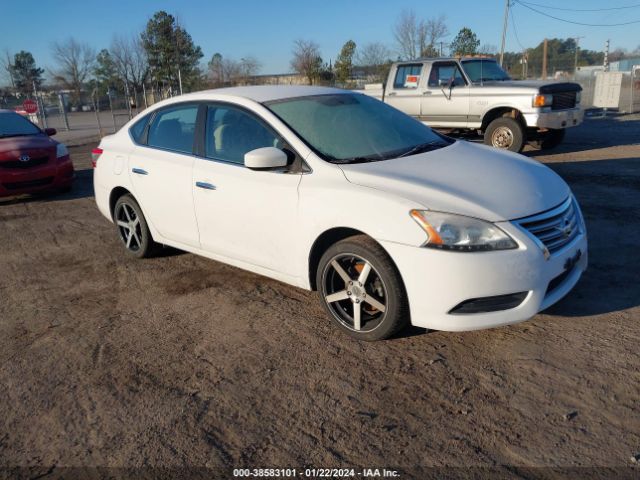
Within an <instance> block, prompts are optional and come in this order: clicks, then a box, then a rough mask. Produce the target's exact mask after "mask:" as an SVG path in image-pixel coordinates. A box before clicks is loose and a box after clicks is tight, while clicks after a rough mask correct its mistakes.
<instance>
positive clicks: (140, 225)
mask: <svg viewBox="0 0 640 480" xmlns="http://www.w3.org/2000/svg"><path fill="white" fill-rule="evenodd" d="M113 221H114V223H115V224H116V227H117V229H118V235H119V237H120V240H122V243H123V244H124V247H125V248H126V250H127V253H129V254H130V255H132V256H134V257H136V258H145V257H150V256H152V255H153V254H154V253H155V252H156V251H157V248H158V244H157V243H155V242H154V241H153V238H152V237H151V232H150V231H149V227H148V226H147V221H146V220H145V218H144V214H143V213H142V209H141V208H140V205H138V202H136V200H135V198H133V196H132V195H130V194H125V195H123V196H121V197H120V198H119V199H118V201H117V202H116V205H115V207H114V209H113Z"/></svg>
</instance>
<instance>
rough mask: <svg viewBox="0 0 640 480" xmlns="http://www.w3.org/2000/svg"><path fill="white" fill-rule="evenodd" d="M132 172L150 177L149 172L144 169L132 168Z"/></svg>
mask: <svg viewBox="0 0 640 480" xmlns="http://www.w3.org/2000/svg"><path fill="white" fill-rule="evenodd" d="M131 171H132V172H133V173H137V174H138V175H149V172H147V171H146V170H143V169H142V168H132V169H131Z"/></svg>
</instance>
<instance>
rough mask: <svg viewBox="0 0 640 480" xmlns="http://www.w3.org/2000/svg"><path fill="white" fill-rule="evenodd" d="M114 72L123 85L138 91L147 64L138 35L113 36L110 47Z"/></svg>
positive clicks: (147, 66)
mask: <svg viewBox="0 0 640 480" xmlns="http://www.w3.org/2000/svg"><path fill="white" fill-rule="evenodd" d="M110 53H111V56H112V57H113V63H114V65H115V68H116V72H117V74H118V76H119V77H120V78H121V80H122V81H123V82H124V83H125V86H127V87H129V86H130V87H132V88H133V90H134V91H136V92H137V91H140V90H141V89H142V84H143V83H144V81H145V79H146V77H147V74H148V72H149V65H148V63H147V55H146V53H145V51H144V47H143V46H142V41H141V40H140V38H139V37H138V36H131V37H122V36H115V37H113V40H112V41H111V48H110Z"/></svg>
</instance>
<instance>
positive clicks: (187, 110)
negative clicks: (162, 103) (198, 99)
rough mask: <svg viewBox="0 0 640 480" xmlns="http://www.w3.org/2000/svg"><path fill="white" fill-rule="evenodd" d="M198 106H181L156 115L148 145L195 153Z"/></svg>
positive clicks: (150, 128)
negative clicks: (194, 142) (194, 141)
mask: <svg viewBox="0 0 640 480" xmlns="http://www.w3.org/2000/svg"><path fill="white" fill-rule="evenodd" d="M197 116H198V105H196V104H189V105H179V106H174V107H169V108H166V109H163V110H161V111H159V112H158V113H156V116H155V118H154V119H153V122H151V126H150V127H149V136H148V140H147V145H148V146H150V147H155V148H161V149H163V150H171V151H174V152H180V153H193V139H194V136H195V129H196V118H197Z"/></svg>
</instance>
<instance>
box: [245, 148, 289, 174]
mask: <svg viewBox="0 0 640 480" xmlns="http://www.w3.org/2000/svg"><path fill="white" fill-rule="evenodd" d="M288 162H289V159H288V158H287V154H286V153H284V152H283V151H282V150H280V149H279V148H275V147H263V148H256V149H255V150H251V151H250V152H247V153H245V154H244V166H245V167H247V168H251V169H252V170H266V169H271V168H282V167H286V166H287V163H288Z"/></svg>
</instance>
